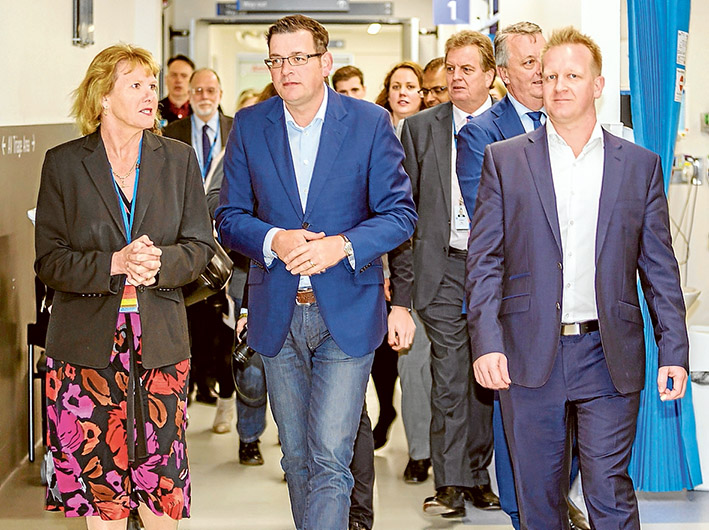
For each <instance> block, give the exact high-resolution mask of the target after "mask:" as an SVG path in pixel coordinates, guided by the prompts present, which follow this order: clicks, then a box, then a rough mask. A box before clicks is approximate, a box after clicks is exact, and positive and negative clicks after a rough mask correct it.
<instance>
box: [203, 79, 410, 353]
mask: <svg viewBox="0 0 709 530" xmlns="http://www.w3.org/2000/svg"><path fill="white" fill-rule="evenodd" d="M328 90H329V93H328V103H327V110H326V114H325V120H324V122H323V126H322V133H321V137H320V145H319V147H318V155H317V160H316V162H315V165H314V168H313V176H312V181H311V184H310V190H309V194H308V198H307V204H306V208H305V213H304V212H303V208H302V206H301V204H300V199H299V195H298V188H297V184H296V178H295V171H294V169H293V161H292V158H291V152H290V147H289V143H288V134H287V130H286V124H285V118H284V112H283V101H282V100H281V98H279V97H274V98H271V99H269V100H267V101H265V102H263V103H261V104H258V105H255V106H253V107H249V108H246V109H243V110H241V111H240V112H239V113H238V114H237V115H236V117H235V119H234V127H233V129H232V132H231V134H230V135H229V140H228V142H227V148H226V155H225V157H224V169H225V177H224V183H223V186H222V190H221V195H220V207H219V208H218V209H217V211H216V219H217V226H218V230H219V233H220V235H221V240H222V242H223V243H224V244H225V245H226V246H227V247H229V248H231V249H234V250H236V251H237V252H240V253H242V254H244V255H246V256H248V257H249V258H250V259H251V266H250V270H249V279H248V283H249V345H250V346H251V347H252V348H253V349H255V350H256V351H258V352H259V353H262V354H264V355H267V356H274V355H276V354H277V353H278V352H279V351H280V349H281V347H282V346H283V343H284V342H285V339H286V336H287V334H288V330H289V326H290V322H291V319H292V316H293V310H294V307H295V295H296V291H297V289H298V278H299V277H298V276H293V275H292V274H291V273H290V272H288V271H287V270H286V269H285V266H284V264H283V262H282V261H280V260H278V259H275V260H273V262H272V263H271V265H270V266H269V267H267V266H266V264H265V263H264V258H263V241H264V238H265V236H266V233H267V232H268V231H269V230H270V229H271V228H273V227H280V228H285V229H299V228H306V229H308V230H311V231H313V232H320V231H322V232H325V234H326V235H328V236H331V235H337V234H340V233H343V234H345V235H346V236H347V237H348V238H349V240H350V241H351V242H352V247H353V249H354V256H355V260H356V266H355V268H354V270H353V269H352V267H350V265H349V261H348V260H347V259H344V260H342V261H341V262H340V263H338V264H337V265H335V266H334V267H331V268H329V269H328V270H327V271H326V272H324V273H322V274H318V275H315V276H313V277H312V278H311V281H312V286H313V290H314V292H315V298H316V299H317V301H318V306H319V309H320V312H321V315H322V317H323V320H324V321H325V324H326V326H327V328H328V330H329V331H330V334H331V335H332V337H333V339H334V340H335V342H336V343H337V345H338V346H339V347H340V348H341V349H342V350H343V351H344V352H345V353H347V354H348V355H350V356H353V357H358V356H362V355H364V354H366V353H369V352H372V351H374V349H375V348H376V347H377V346H379V345H380V344H381V341H382V338H383V336H384V333H385V331H386V307H385V303H384V294H383V281H384V275H383V271H382V262H381V256H382V255H383V254H385V253H386V252H388V251H390V250H392V249H394V248H396V247H397V246H398V245H400V244H401V243H403V242H404V241H406V240H407V239H408V238H409V237H411V234H413V231H414V225H415V223H416V211H415V208H414V203H413V199H412V197H411V184H410V182H409V179H408V177H407V176H406V173H405V172H404V170H403V168H402V161H403V158H404V153H403V149H402V147H401V144H400V143H399V141H398V139H397V138H396V135H395V134H394V129H393V128H392V126H391V121H390V118H389V115H388V114H387V112H386V111H385V110H384V109H382V108H381V107H377V106H376V105H373V104H372V103H368V102H366V101H359V100H357V99H354V98H350V97H346V96H341V95H339V94H337V93H335V92H334V91H332V90H330V89H328Z"/></svg>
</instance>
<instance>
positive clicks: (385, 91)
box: [374, 61, 425, 112]
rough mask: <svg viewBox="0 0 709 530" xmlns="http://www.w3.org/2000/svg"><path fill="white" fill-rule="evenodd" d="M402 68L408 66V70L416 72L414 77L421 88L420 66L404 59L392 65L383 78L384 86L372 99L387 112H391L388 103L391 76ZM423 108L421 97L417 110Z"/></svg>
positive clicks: (421, 74)
mask: <svg viewBox="0 0 709 530" xmlns="http://www.w3.org/2000/svg"><path fill="white" fill-rule="evenodd" d="M402 68H408V69H409V70H411V71H413V73H414V74H416V78H417V79H418V80H419V88H421V85H423V70H421V67H420V66H419V65H418V64H416V63H413V62H411V61H404V62H402V63H399V64H396V65H394V68H392V69H391V70H389V73H388V74H387V75H386V77H385V78H384V88H382V91H381V92H380V93H379V95H378V96H377V99H376V100H375V101H374V103H376V104H377V105H379V106H380V107H384V108H385V109H387V110H388V111H389V112H391V105H389V89H390V88H391V78H392V76H393V75H394V73H395V72H396V71H397V70H401V69H402ZM424 108H425V107H424V102H423V98H421V105H419V110H422V109H424Z"/></svg>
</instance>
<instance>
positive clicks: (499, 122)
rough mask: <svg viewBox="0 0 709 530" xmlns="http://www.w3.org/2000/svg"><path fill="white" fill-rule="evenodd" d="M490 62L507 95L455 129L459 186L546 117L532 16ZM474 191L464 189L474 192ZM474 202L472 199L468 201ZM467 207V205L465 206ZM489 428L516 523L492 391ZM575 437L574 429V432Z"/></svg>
mask: <svg viewBox="0 0 709 530" xmlns="http://www.w3.org/2000/svg"><path fill="white" fill-rule="evenodd" d="M494 44H495V62H496V63H497V72H498V77H496V78H495V79H502V80H503V81H504V82H505V84H506V86H507V89H508V90H506V93H507V95H506V96H505V97H503V98H502V100H500V101H499V102H498V103H497V104H495V105H493V106H492V108H491V109H490V110H488V111H486V112H484V113H483V114H481V115H480V116H477V117H475V118H474V119H473V120H472V121H471V122H470V123H469V124H467V125H466V126H465V127H463V128H462V129H461V131H460V133H459V134H458V158H457V163H456V165H457V170H458V179H459V180H460V182H461V186H462V187H463V188H465V187H471V188H472V189H474V190H476V189H477V186H478V183H479V182H480V173H481V171H482V163H483V154H484V152H485V147H487V145H488V144H491V143H493V142H498V141H500V140H504V139H507V138H512V137H514V136H517V135H520V134H524V133H528V132H531V131H533V130H534V129H536V128H537V127H541V125H542V124H543V123H546V115H545V114H544V112H543V103H544V102H543V99H542V95H543V94H542V60H541V54H542V49H543V48H544V45H545V44H546V40H545V39H544V36H543V35H542V29H541V28H540V27H539V26H538V25H537V24H534V23H531V22H519V23H517V24H513V25H511V26H508V27H506V28H503V29H502V30H500V31H498V32H497V34H496V35H495V43H494ZM475 193H476V192H474V191H473V192H465V193H463V195H464V196H474V195H475ZM470 206H472V207H474V205H470ZM470 209H471V210H472V208H470ZM495 394H496V396H495V403H494V407H495V408H494V412H493V429H494V433H495V435H494V439H495V475H496V477H497V485H498V490H499V493H500V504H501V505H502V509H503V510H504V511H505V512H506V513H507V514H508V515H509V516H510V519H511V521H512V525H513V526H514V527H515V528H516V529H519V527H520V521H519V511H518V509H517V501H516V494H515V487H514V478H513V475H512V463H511V462H510V457H509V450H508V448H507V441H506V439H505V433H504V429H503V425H502V416H501V413H500V401H499V396H498V395H497V392H496V393H495ZM573 437H574V438H575V435H574V436H573ZM572 454H573V461H572V465H571V477H570V482H571V483H573V481H574V479H575V478H576V476H577V475H578V452H577V451H575V450H574V451H573V453H572ZM567 502H568V505H569V525H570V527H571V529H572V530H588V528H589V526H588V522H587V521H586V518H585V516H584V514H583V512H582V511H581V510H579V509H578V508H577V507H576V506H575V505H574V503H573V502H572V501H571V499H567Z"/></svg>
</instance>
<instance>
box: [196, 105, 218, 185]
mask: <svg viewBox="0 0 709 530" xmlns="http://www.w3.org/2000/svg"><path fill="white" fill-rule="evenodd" d="M217 123H218V122H217ZM205 125H206V124H205ZM192 127H193V128H194V129H197V122H196V121H195V117H194V115H192ZM217 134H219V131H217V132H216V133H215V135H214V141H213V142H212V145H211V146H210V147H209V153H208V154H207V158H206V159H205V160H203V163H202V167H201V168H200V172H201V173H202V181H204V180H206V179H207V171H206V169H207V168H208V167H209V163H210V162H211V161H212V155H213V154H214V146H215V145H217ZM202 158H204V153H202Z"/></svg>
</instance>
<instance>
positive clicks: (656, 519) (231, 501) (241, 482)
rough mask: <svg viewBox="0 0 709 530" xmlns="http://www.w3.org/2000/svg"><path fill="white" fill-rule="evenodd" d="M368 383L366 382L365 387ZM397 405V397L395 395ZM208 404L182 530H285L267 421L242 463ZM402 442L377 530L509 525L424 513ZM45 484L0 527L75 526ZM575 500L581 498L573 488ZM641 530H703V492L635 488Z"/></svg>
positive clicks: (389, 462) (7, 501) (383, 463)
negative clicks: (52, 504) (257, 452)
mask: <svg viewBox="0 0 709 530" xmlns="http://www.w3.org/2000/svg"><path fill="white" fill-rule="evenodd" d="M370 387H371V385H370ZM372 394H373V393H372V391H371V388H370V391H369V393H368V398H367V399H368V406H369V407H370V408H369V410H370V411H371V412H370V414H371V415H372V417H373V418H376V416H377V405H376V398H375V397H374V396H373V395H372ZM396 399H397V409H398V406H399V404H398V399H399V397H398V395H397V398H396ZM214 410H215V409H214V407H208V406H204V405H200V404H195V405H192V406H191V407H190V426H189V429H188V443H189V457H190V467H191V470H192V482H193V490H192V491H193V499H192V517H191V518H190V519H188V520H185V521H183V522H182V523H181V524H180V528H181V529H182V530H221V529H224V530H226V529H229V530H242V529H243V530H247V529H248V530H250V529H258V530H286V529H290V528H293V525H292V522H291V516H290V509H289V506H288V494H287V491H286V485H285V483H284V482H283V473H282V471H281V470H280V466H279V462H278V461H279V458H280V448H279V446H278V445H277V437H276V430H275V427H274V424H273V421H272V420H271V419H270V418H269V424H268V428H267V430H266V432H265V433H264V436H263V437H262V444H261V450H262V452H263V455H264V459H265V461H266V463H265V465H264V466H261V467H245V466H241V465H239V464H238V462H237V459H236V452H237V445H238V440H237V437H236V434H235V433H234V432H231V433H229V434H222V435H218V434H213V433H212V431H211V425H212V420H213V417H214ZM406 461H407V454H406V441H405V438H404V431H403V427H402V425H401V421H400V420H399V419H397V421H396V422H395V424H394V426H393V428H392V434H391V440H390V442H389V444H387V446H385V447H384V448H383V449H380V450H379V451H377V453H376V456H375V465H376V472H377V483H376V489H375V518H376V521H375V528H376V529H377V530H384V529H387V530H388V529H393V530H399V529H402V530H404V529H405V530H429V529H430V530H432V529H439V528H440V529H466V530H503V529H504V530H506V529H511V528H512V526H511V525H509V523H508V520H507V518H506V516H505V514H504V513H502V512H483V511H480V510H477V509H475V508H473V507H470V508H469V509H468V513H467V516H466V518H465V519H464V520H463V521H462V522H461V521H458V522H455V521H446V520H444V519H440V518H429V517H426V516H424V515H423V513H422V511H421V503H422V501H423V499H424V497H426V496H428V495H431V494H432V493H433V485H432V482H431V481H430V480H429V481H428V482H427V483H424V484H421V485H407V484H405V483H404V482H403V481H402V480H401V474H402V472H403V469H404V466H405V465H406ZM43 495H44V489H43V487H42V486H41V485H40V481H39V465H38V463H36V462H35V463H34V464H29V463H26V464H25V465H23V466H21V467H20V468H19V469H18V470H17V471H16V472H15V473H14V474H13V475H12V476H11V477H10V479H9V480H8V481H6V482H5V484H3V485H2V487H1V488H0V530H34V529H47V530H59V529H69V530H73V529H81V528H85V527H84V525H83V523H82V521H81V520H75V519H65V518H64V517H63V516H62V515H61V514H57V513H48V512H45V511H44V510H43ZM575 495H576V500H577V501H578V503H582V501H581V500H580V498H579V493H578V491H575ZM638 497H639V499H640V516H641V520H642V526H643V528H647V529H650V530H700V529H703V530H709V492H680V493H662V494H647V493H640V494H639V495H638Z"/></svg>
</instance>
